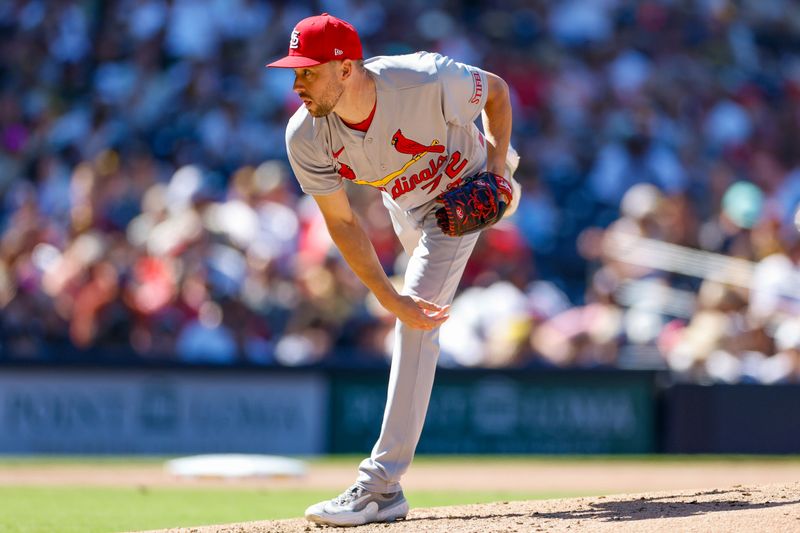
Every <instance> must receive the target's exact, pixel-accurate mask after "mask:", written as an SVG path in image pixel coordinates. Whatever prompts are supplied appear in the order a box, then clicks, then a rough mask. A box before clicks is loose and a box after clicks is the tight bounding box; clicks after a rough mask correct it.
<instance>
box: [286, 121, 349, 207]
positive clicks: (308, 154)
mask: <svg viewBox="0 0 800 533" xmlns="http://www.w3.org/2000/svg"><path fill="white" fill-rule="evenodd" d="M306 116H307V115H306ZM286 154H287V155H288V156H289V164H290V165H291V166H292V171H293V172H294V175H295V177H296V178H297V181H298V183H300V188H301V189H303V192H305V193H306V194H311V195H323V194H330V193H332V192H336V191H338V190H339V189H341V188H342V187H343V185H342V177H341V176H340V175H339V174H338V173H337V172H336V170H334V167H333V164H332V163H331V161H330V158H329V157H328V156H327V155H326V154H325V150H324V148H323V146H322V144H321V143H320V142H317V141H316V140H315V138H314V130H313V125H312V121H311V120H310V119H308V120H304V119H302V118H300V117H298V115H295V116H294V117H292V120H290V121H289V125H288V126H287V128H286Z"/></svg>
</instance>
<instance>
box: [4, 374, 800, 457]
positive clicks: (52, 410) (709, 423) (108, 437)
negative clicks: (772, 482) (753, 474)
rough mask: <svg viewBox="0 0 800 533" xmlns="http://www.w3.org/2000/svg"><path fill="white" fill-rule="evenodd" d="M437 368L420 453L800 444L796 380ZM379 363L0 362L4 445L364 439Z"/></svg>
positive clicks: (203, 449) (354, 445) (78, 448)
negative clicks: (670, 379)
mask: <svg viewBox="0 0 800 533" xmlns="http://www.w3.org/2000/svg"><path fill="white" fill-rule="evenodd" d="M659 377H666V376H659V375H657V374H656V373H653V372H638V371H605V370H587V371H579V370H566V371H561V370H524V371H523V370H513V371H509V370H504V371H499V370H492V371H489V370H462V371H456V370H441V369H440V370H438V371H437V378H436V382H435V385H434V390H433V394H432V397H431V403H430V408H429V411H428V417H427V420H426V424H425V428H424V431H423V434H422V438H421V440H420V443H419V448H418V452H419V453H493V454H502V453H518V454H524V453H571V454H583V453H591V454H616V453H636V454H648V453H654V452H669V453H800V410H798V409H797V406H798V405H800V386H797V385H794V386H789V385H785V386H779V385H772V386H756V385H741V386H733V385H728V386H722V385H718V386H700V385H672V386H664V385H659V383H661V382H664V381H665V380H664V379H658V378H659ZM387 380H388V369H375V370H352V369H351V370H342V369H268V368H261V367H259V368H246V369H245V368H228V367H226V368H219V367H214V368H209V367H205V368H203V367H191V368H187V367H159V368H151V369H143V368H142V367H134V368H124V367H116V368H109V367H78V366H68V367H49V366H43V365H36V366H27V367H26V366H7V365H6V366H0V453H6V454H8V453H15V454H25V453H31V454H45V453H55V454H57V453H77V454H137V453H141V454H165V455H172V454H191V453H234V452H238V453H270V454H287V455H313V454H321V453H367V452H368V451H369V449H370V448H371V447H372V444H373V443H374V441H375V439H376V438H377V436H378V431H379V430H380V423H381V417H382V414H383V408H384V404H385V395H386V385H387Z"/></svg>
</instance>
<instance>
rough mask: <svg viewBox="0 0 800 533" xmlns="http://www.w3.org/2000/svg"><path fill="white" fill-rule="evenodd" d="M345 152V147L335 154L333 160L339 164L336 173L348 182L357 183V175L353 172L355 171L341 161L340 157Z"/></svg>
mask: <svg viewBox="0 0 800 533" xmlns="http://www.w3.org/2000/svg"><path fill="white" fill-rule="evenodd" d="M343 151H344V146H342V147H341V148H339V150H337V151H336V152H333V158H334V159H335V160H336V161H337V162H338V163H339V168H338V169H337V170H336V172H338V173H339V175H340V176H341V177H343V178H344V179H346V180H351V181H356V173H355V172H353V169H352V168H350V167H349V166H348V165H346V164H344V163H342V162H341V161H339V156H340V155H342V152H343Z"/></svg>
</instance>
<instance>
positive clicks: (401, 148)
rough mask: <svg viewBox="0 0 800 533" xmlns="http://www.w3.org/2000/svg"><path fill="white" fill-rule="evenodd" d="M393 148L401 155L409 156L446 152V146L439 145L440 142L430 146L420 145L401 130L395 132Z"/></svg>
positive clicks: (434, 142)
mask: <svg viewBox="0 0 800 533" xmlns="http://www.w3.org/2000/svg"><path fill="white" fill-rule="evenodd" d="M392 146H394V149H395V150H397V151H398V152H400V153H401V154H409V155H419V154H422V153H425V152H431V153H434V154H441V153H442V152H444V146H442V145H441V144H439V143H438V141H436V140H434V141H433V144H431V145H430V146H425V145H424V144H420V143H418V142H417V141H414V140H412V139H409V138H408V137H406V136H404V135H403V132H402V131H400V130H399V129H398V130H397V131H396V132H394V135H392Z"/></svg>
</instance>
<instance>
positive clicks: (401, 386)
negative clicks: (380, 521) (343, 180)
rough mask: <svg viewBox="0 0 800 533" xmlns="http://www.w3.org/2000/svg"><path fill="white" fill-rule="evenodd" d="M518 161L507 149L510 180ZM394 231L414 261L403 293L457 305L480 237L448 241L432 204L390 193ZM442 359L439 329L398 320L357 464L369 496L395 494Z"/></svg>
mask: <svg viewBox="0 0 800 533" xmlns="http://www.w3.org/2000/svg"><path fill="white" fill-rule="evenodd" d="M518 162H519V157H518V156H517V154H516V152H515V151H513V149H510V150H509V158H508V160H507V165H508V168H507V169H506V175H507V177H509V178H510V177H512V176H513V174H514V171H515V170H516V167H517V164H518ZM383 203H384V205H385V206H386V208H387V209H388V210H389V215H390V216H391V219H392V225H393V226H394V231H395V233H396V234H397V236H398V238H399V239H400V242H401V243H402V244H403V248H404V249H405V250H406V252H407V253H408V254H409V256H410V259H409V262H408V266H407V267H406V273H405V283H404V288H403V293H404V294H408V295H412V296H418V297H420V298H423V299H425V300H428V301H431V302H433V303H435V304H438V305H448V304H450V303H451V302H452V301H453V297H454V296H455V292H456V289H457V288H458V283H459V281H460V280H461V275H462V274H463V272H464V267H466V265H467V260H468V259H469V256H470V254H472V250H473V248H474V247H475V243H476V242H477V241H478V237H479V236H480V233H472V234H469V235H464V236H461V237H448V236H447V235H445V234H443V233H442V231H441V230H440V229H439V226H437V225H436V216H435V215H434V211H435V210H436V209H437V208H438V207H439V204H437V203H436V202H435V201H432V202H429V203H427V204H425V205H424V206H421V207H420V208H417V209H416V210H414V211H412V212H406V211H403V210H402V209H401V208H400V207H399V206H398V205H397V204H396V203H395V202H394V201H393V200H392V199H391V197H390V196H389V195H387V194H386V193H384V194H383ZM438 359H439V329H438V328H437V329H435V330H432V331H423V330H419V329H413V328H410V327H408V326H406V325H405V324H403V323H402V322H400V321H399V320H398V321H397V323H396V325H395V342H394V351H393V353H392V366H391V370H390V372H389V390H388V395H387V399H386V409H385V411H384V413H383V424H382V426H381V434H380V436H379V437H378V441H377V442H376V443H375V446H374V447H373V448H372V454H371V455H370V457H368V458H366V459H364V460H363V461H362V462H361V464H360V465H359V468H358V470H359V475H358V479H357V483H358V484H359V485H361V486H362V487H363V488H364V489H366V490H368V491H370V492H380V493H387V492H397V491H398V490H400V478H401V477H402V476H403V474H405V472H406V470H408V467H409V466H410V465H411V461H412V460H413V459H414V451H415V449H416V447H417V443H418V442H419V438H420V435H421V434H422V426H423V425H424V423H425V415H426V413H427V411H428V402H429V401H430V397H431V390H432V389H433V378H434V374H435V372H436V362H437V360H438Z"/></svg>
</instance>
